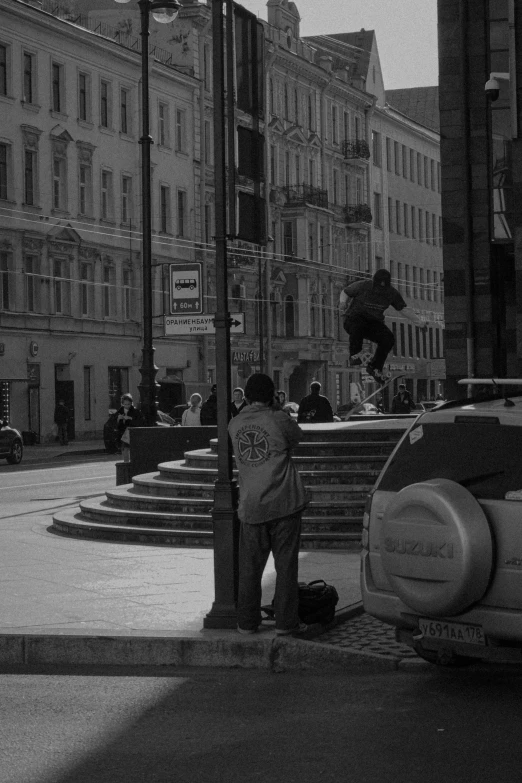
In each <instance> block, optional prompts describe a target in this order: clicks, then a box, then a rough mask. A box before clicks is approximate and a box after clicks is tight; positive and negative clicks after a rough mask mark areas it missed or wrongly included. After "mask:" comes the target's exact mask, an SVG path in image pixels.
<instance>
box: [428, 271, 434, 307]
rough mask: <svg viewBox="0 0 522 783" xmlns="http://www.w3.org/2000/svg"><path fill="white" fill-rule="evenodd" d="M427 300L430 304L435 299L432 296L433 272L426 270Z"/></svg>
mask: <svg viewBox="0 0 522 783" xmlns="http://www.w3.org/2000/svg"><path fill="white" fill-rule="evenodd" d="M426 299H427V300H428V302H431V301H432V299H433V296H432V287H431V270H430V269H427V270H426Z"/></svg>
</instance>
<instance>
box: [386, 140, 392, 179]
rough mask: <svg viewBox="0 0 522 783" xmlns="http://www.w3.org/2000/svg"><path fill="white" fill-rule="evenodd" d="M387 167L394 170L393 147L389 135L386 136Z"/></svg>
mask: <svg viewBox="0 0 522 783" xmlns="http://www.w3.org/2000/svg"><path fill="white" fill-rule="evenodd" d="M386 168H387V170H388V171H393V148H392V140H391V139H390V137H389V136H386Z"/></svg>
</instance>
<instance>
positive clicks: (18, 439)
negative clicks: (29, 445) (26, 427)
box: [0, 419, 24, 465]
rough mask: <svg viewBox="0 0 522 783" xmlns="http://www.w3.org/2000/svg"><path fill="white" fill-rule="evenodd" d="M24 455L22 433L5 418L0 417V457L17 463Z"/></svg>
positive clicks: (12, 463)
mask: <svg viewBox="0 0 522 783" xmlns="http://www.w3.org/2000/svg"><path fill="white" fill-rule="evenodd" d="M23 455H24V444H23V439H22V433H21V432H20V431H19V430H17V429H15V428H14V427H11V425H10V424H9V422H8V420H7V419H0V459H6V460H7V461H8V462H9V463H10V464H11V465H18V464H19V463H20V462H21V461H22V457H23Z"/></svg>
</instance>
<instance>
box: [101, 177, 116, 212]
mask: <svg viewBox="0 0 522 783" xmlns="http://www.w3.org/2000/svg"><path fill="white" fill-rule="evenodd" d="M101 218H102V220H114V191H113V183H112V171H107V170H105V169H102V173H101Z"/></svg>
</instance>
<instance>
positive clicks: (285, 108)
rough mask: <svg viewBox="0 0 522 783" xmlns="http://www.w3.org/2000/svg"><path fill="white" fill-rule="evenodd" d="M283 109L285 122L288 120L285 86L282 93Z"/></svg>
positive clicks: (286, 89) (286, 88)
mask: <svg viewBox="0 0 522 783" xmlns="http://www.w3.org/2000/svg"><path fill="white" fill-rule="evenodd" d="M283 109H284V118H285V120H288V119H289V117H288V87H287V85H286V84H285V85H284V92H283Z"/></svg>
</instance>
